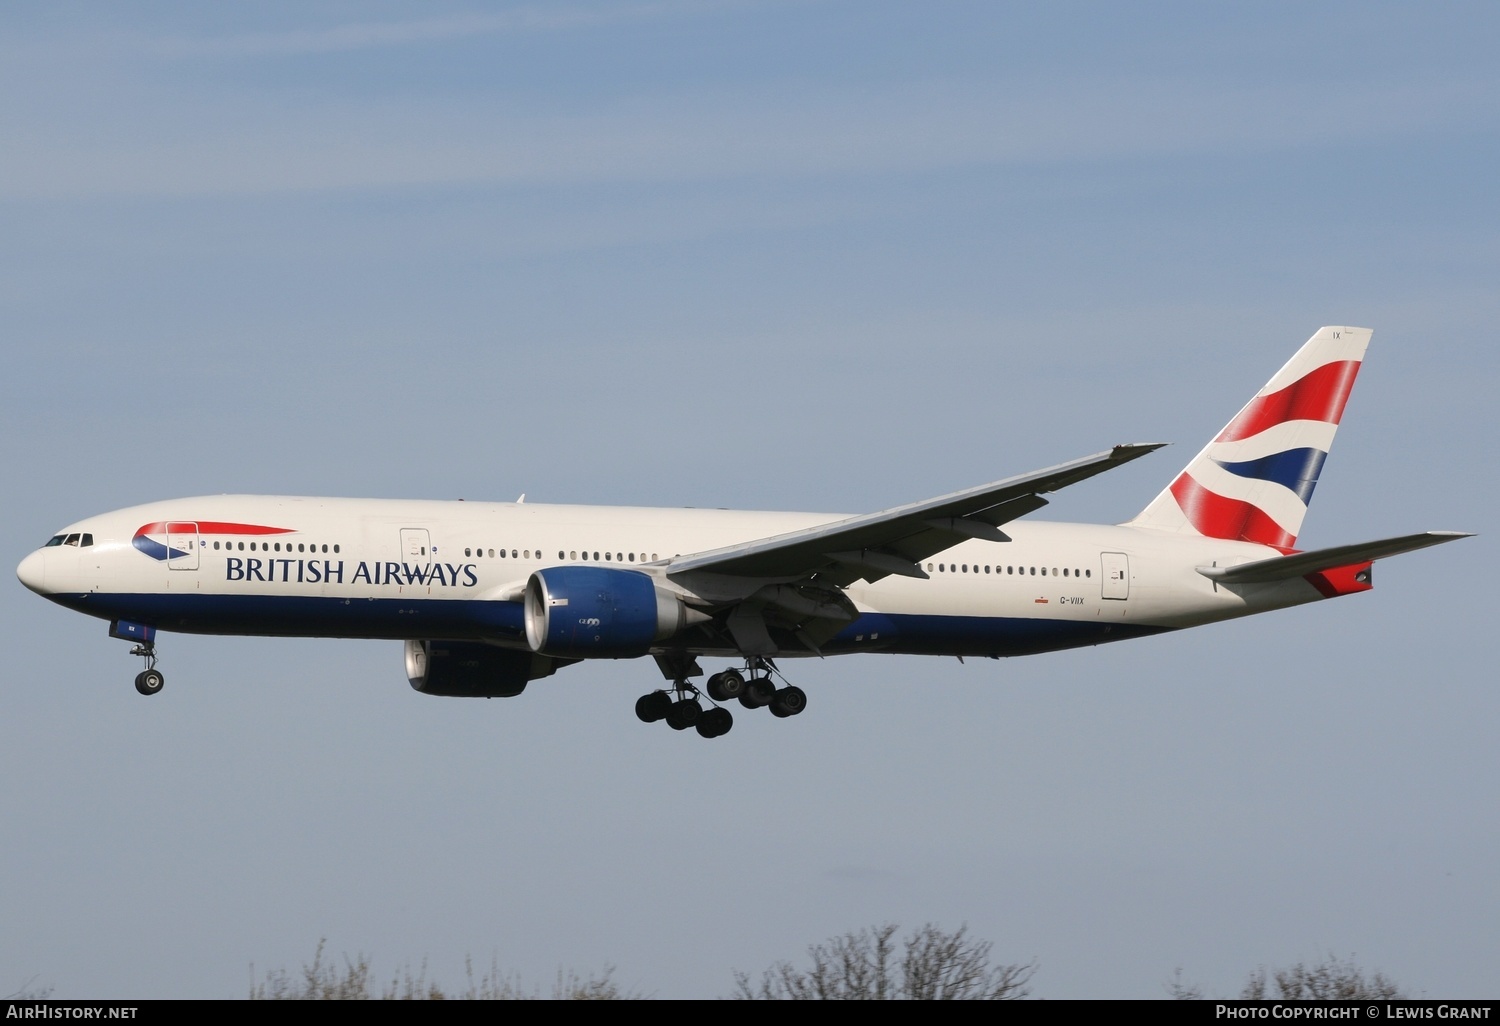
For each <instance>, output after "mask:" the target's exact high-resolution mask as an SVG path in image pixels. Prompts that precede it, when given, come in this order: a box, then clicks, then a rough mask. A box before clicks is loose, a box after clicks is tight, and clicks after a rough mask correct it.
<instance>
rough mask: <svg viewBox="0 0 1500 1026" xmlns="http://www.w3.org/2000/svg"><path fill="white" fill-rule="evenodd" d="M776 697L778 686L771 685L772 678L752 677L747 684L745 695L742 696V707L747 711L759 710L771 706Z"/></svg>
mask: <svg viewBox="0 0 1500 1026" xmlns="http://www.w3.org/2000/svg"><path fill="white" fill-rule="evenodd" d="M775 697H776V685H775V684H772V683H771V678H770V677H751V678H750V679H749V680H748V681H746V682H745V693H744V694H742V695H740V705H743V706H744V707H745V708H746V709H759V708H760V707H761V706H763V705H770V704H771V699H773V698H775Z"/></svg>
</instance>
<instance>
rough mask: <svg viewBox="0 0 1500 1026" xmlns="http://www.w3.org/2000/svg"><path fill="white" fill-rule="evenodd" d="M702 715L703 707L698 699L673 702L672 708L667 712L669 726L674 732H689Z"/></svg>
mask: <svg viewBox="0 0 1500 1026" xmlns="http://www.w3.org/2000/svg"><path fill="white" fill-rule="evenodd" d="M702 715H703V706H701V705H699V704H698V700H697V699H696V698H684V699H681V700H680V701H677V702H673V703H672V708H671V709H669V710H668V711H667V717H666V718H667V726H669V727H671V728H672V729H673V730H687V729H688V728H689V727H691V726H692V725H693V724H695V723H697V722H698V717H700V716H702Z"/></svg>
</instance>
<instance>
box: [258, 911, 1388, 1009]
mask: <svg viewBox="0 0 1500 1026" xmlns="http://www.w3.org/2000/svg"><path fill="white" fill-rule="evenodd" d="M898 932H899V927H898V926H896V925H895V924H892V923H887V924H885V925H883V926H875V927H870V928H868V929H864V930H859V931H857V932H850V933H846V934H843V935H841V936H838V937H832V938H829V939H828V940H827V941H824V942H823V943H821V944H813V945H811V946H810V947H809V948H808V949H807V957H806V959H805V961H802V962H796V963H794V962H791V961H783V962H777V963H775V964H773V965H772V966H770V967H769V968H767V969H765V970H764V971H763V972H761V973H760V974H759V975H758V976H751V975H750V974H749V973H745V972H741V971H738V970H736V971H734V974H733V979H734V986H733V989H732V990H731V991H730V993H728V994H726V995H724V996H725V997H728V998H735V999H739V1000H755V1001H774V1000H799V1001H809V1000H814V1001H816V1000H823V1001H829V1000H834V1001H837V1000H860V1001H867V1000H970V1001H1014V1000H1017V999H1020V998H1025V997H1029V996H1030V994H1031V980H1032V977H1033V976H1034V975H1035V974H1036V971H1037V968H1038V967H1037V964H1036V962H1035V961H1030V962H1018V963H997V962H994V961H993V960H992V959H991V951H992V949H993V947H994V945H993V944H992V943H991V942H990V941H984V940H978V939H975V938H972V937H970V936H969V935H968V930H967V927H959V928H958V929H957V930H952V931H949V930H943V929H941V928H940V927H938V926H935V925H933V924H931V923H928V924H927V925H925V926H921V927H919V928H917V929H916V930H913V931H912V932H911V933H910V934H907V935H906V936H905V937H900V938H898V937H897V934H898ZM325 948H326V943H325V942H324V941H319V942H318V946H317V950H316V951H315V952H314V953H313V958H312V961H311V962H309V963H307V964H306V965H304V966H303V967H302V968H301V969H299V970H297V971H295V972H293V971H288V970H283V969H277V970H272V971H271V972H268V973H266V974H265V976H264V977H263V978H257V976H256V974H255V970H254V967H253V966H252V967H251V985H250V997H251V998H252V999H253V1000H261V1001H288V1000H299V1001H300V1000H325V1001H366V1000H400V1001H413V1000H418V1001H444V1000H468V1001H476V1000H477V1001H508V1000H537V999H553V1000H564V1001H630V1000H641V999H645V998H652V997H658V996H660V995H656V994H646V993H642V992H640V991H636V990H632V989H629V988H627V987H623V986H621V984H620V983H619V982H618V981H617V980H616V979H615V976H614V968H613V967H612V966H606V967H605V968H604V970H603V971H601V972H597V973H579V972H577V971H574V970H567V971H562V970H559V972H558V974H557V978H556V979H555V980H554V981H552V983H551V984H550V985H547V986H539V985H528V984H526V983H525V982H524V981H523V980H522V979H521V978H520V977H519V976H517V975H516V974H514V973H506V972H502V971H501V970H500V968H499V966H498V965H496V964H494V963H492V964H491V966H490V968H489V969H487V970H484V971H481V972H478V973H476V971H475V968H474V965H473V962H472V960H466V961H465V964H464V971H465V982H464V985H463V986H462V987H459V988H456V989H450V988H447V987H444V986H443V985H441V984H439V983H438V982H437V981H436V980H435V979H433V978H432V977H431V976H430V975H429V973H428V967H427V963H426V962H423V963H422V965H421V966H420V967H419V968H417V969H415V970H413V969H411V968H410V967H409V966H408V967H407V968H405V969H402V970H399V971H398V972H396V973H395V974H394V975H393V976H392V977H391V978H390V979H389V980H385V979H377V978H376V976H375V974H374V972H373V971H372V969H371V966H370V960H369V957H368V956H366V955H359V956H357V957H355V958H352V959H350V958H347V957H345V958H343V959H340V960H334V959H330V958H329V957H328V955H327V953H326V951H325ZM1163 991H1164V993H1165V994H1166V995H1167V996H1170V997H1173V998H1177V999H1180V1000H1202V999H1203V998H1204V997H1205V995H1204V993H1203V991H1202V989H1201V988H1199V987H1198V986H1196V985H1194V984H1191V983H1187V982H1184V981H1183V979H1182V973H1181V971H1180V970H1179V971H1178V972H1177V973H1176V974H1175V975H1174V976H1173V978H1172V980H1170V981H1168V982H1167V983H1165V984H1163ZM1234 996H1235V997H1237V998H1238V999H1240V1000H1246V1001H1267V1000H1343V1001H1352V1000H1372V1001H1373V1000H1387V1001H1390V1000H1401V999H1403V998H1405V997H1406V995H1405V994H1403V993H1402V991H1401V988H1400V987H1398V986H1397V985H1396V984H1395V982H1393V981H1392V980H1391V979H1390V978H1388V977H1386V976H1385V975H1383V974H1382V973H1379V972H1376V973H1373V974H1367V973H1366V972H1365V970H1363V969H1362V968H1360V967H1359V966H1358V965H1356V964H1355V962H1354V960H1353V959H1352V958H1350V959H1341V958H1338V957H1337V956H1334V955H1329V956H1328V957H1327V958H1326V959H1324V960H1322V961H1320V962H1298V963H1295V964H1293V965H1290V966H1286V967H1283V968H1277V969H1268V968H1266V967H1264V966H1261V967H1258V968H1256V969H1255V970H1253V971H1252V972H1251V973H1250V974H1249V976H1248V977H1247V978H1246V981H1245V984H1244V986H1243V987H1242V988H1241V990H1240V993H1239V994H1237V995H1234Z"/></svg>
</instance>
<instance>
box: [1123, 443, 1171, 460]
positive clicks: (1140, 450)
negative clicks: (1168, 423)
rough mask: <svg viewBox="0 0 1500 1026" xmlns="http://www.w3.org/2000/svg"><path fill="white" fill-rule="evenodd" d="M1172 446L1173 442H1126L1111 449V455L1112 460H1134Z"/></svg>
mask: <svg viewBox="0 0 1500 1026" xmlns="http://www.w3.org/2000/svg"><path fill="white" fill-rule="evenodd" d="M1171 444H1172V443H1171V442H1124V443H1122V444H1120V445H1117V446H1115V447H1114V448H1113V449H1111V450H1110V451H1109V455H1110V458H1111V459H1117V460H1133V459H1135V458H1136V457H1138V456H1144V455H1146V454H1147V453H1148V452H1155V451H1156V450H1157V449H1162V448H1165V447H1166V446H1168V445H1171Z"/></svg>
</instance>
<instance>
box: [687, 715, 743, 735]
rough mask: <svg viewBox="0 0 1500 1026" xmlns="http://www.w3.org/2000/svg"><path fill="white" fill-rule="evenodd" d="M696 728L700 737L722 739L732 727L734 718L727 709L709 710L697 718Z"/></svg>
mask: <svg viewBox="0 0 1500 1026" xmlns="http://www.w3.org/2000/svg"><path fill="white" fill-rule="evenodd" d="M696 726H697V728H698V734H699V736H701V737H723V736H724V735H725V734H727V733H729V729H730V728H731V727H733V726H734V717H733V716H732V715H730V712H729V710H728V709H709V710H708V711H707V712H705V713H704V714H703V715H702V716H700V717H698V722H697V724H696Z"/></svg>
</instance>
